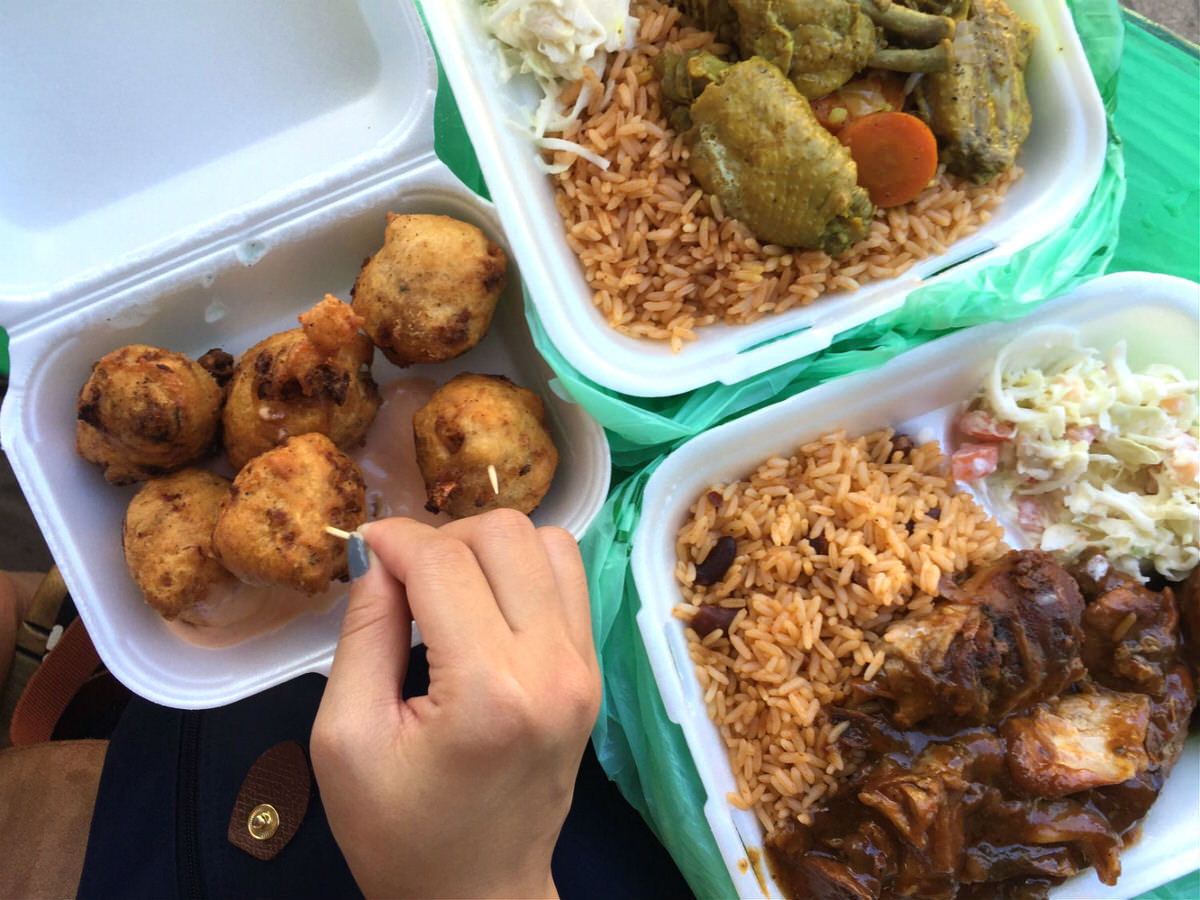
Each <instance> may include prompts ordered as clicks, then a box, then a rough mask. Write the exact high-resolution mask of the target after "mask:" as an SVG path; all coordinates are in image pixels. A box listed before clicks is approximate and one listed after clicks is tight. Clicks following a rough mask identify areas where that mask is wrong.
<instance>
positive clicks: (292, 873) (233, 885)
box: [78, 648, 692, 900]
mask: <svg viewBox="0 0 1200 900" xmlns="http://www.w3.org/2000/svg"><path fill="white" fill-rule="evenodd" d="M324 687H325V679H324V678H322V677H320V676H316V675H309V676H305V677H302V678H298V679H296V680H295V681H292V682H289V683H287V684H284V685H280V686H279V687H276V688H273V689H272V690H269V691H266V692H264V693H262V694H260V695H258V696H256V697H251V698H249V699H247V700H243V701H240V702H238V703H234V704H232V705H230V706H226V707H221V708H219V709H211V710H201V711H183V710H175V709H167V708H165V707H161V706H156V705H154V704H152V703H149V702H147V701H145V700H142V699H140V698H136V697H135V698H133V699H131V700H130V701H129V702H128V704H127V705H126V707H125V709H124V711H123V712H122V714H121V717H120V719H119V721H118V722H117V724H116V727H115V730H114V731H113V732H112V735H111V737H110V744H109V751H108V758H107V759H106V761H105V765H104V772H103V774H102V776H101V780H100V790H99V794H98V796H97V800H96V809H95V814H94V816H93V819H92V828H91V835H90V837H89V840H88V848H87V855H86V858H85V861H84V868H83V877H82V879H81V882H80V886H79V893H78V896H79V897H81V898H85V900H89V898H103V900H109V898H113V897H121V898H125V900H139V898H146V900H168V898H180V900H192V898H195V900H204V898H214V900H216V898H221V900H226V898H250V897H288V898H296V897H322V898H329V897H358V896H360V893H359V891H358V888H357V887H356V885H355V883H354V879H353V878H352V877H351V875H350V871H349V869H348V868H347V866H346V863H345V861H344V860H343V858H342V855H341V852H340V851H339V850H338V847H337V844H336V842H335V841H334V839H333V835H332V834H331V832H330V830H329V825H328V823H327V822H326V820H325V812H324V808H323V806H322V805H321V800H320V792H319V790H317V787H316V783H315V781H314V782H313V791H312V796H311V799H310V802H309V805H308V810H307V813H306V814H305V817H304V820H303V822H302V824H301V826H300V828H299V830H298V831H297V832H296V835H295V836H294V837H293V838H292V840H291V841H290V842H289V843H288V844H287V846H285V847H284V848H283V849H282V850H281V851H280V852H279V853H278V855H277V856H275V857H274V858H273V859H270V860H260V859H257V858H255V857H253V856H251V855H250V854H248V853H246V852H244V851H243V850H240V849H238V848H237V847H235V846H234V845H233V844H231V843H230V842H229V840H228V839H227V837H226V830H227V828H228V825H229V820H230V815H231V812H232V810H233V807H234V802H235V799H236V797H237V794H238V790H239V788H240V787H241V784H242V780H243V779H244V778H245V776H246V773H247V772H248V771H249V770H250V768H251V766H252V765H253V764H254V762H255V760H257V759H258V757H259V756H260V754H262V753H263V752H264V751H265V750H267V749H268V748H270V747H273V746H274V745H276V744H278V743H280V742H283V741H295V742H296V743H298V744H300V746H302V747H303V748H304V749H305V751H306V752H307V748H308V739H309V733H310V731H311V730H312V722H313V718H314V716H315V715H316V712H317V706H318V705H319V703H320V701H321V693H322V691H323V690H324ZM427 689H428V669H427V668H426V665H425V655H424V648H415V649H414V651H413V657H412V660H411V663H410V666H409V677H408V679H407V682H406V684H405V694H406V696H413V695H417V694H421V693H424V692H425V691H426V690H427ZM553 871H554V878H555V882H556V884H557V885H558V889H559V891H560V893H561V895H562V896H563V897H564V898H597V900H601V898H602V900H621V898H653V900H670V898H690V897H691V896H692V895H691V892H690V891H689V890H688V887H687V884H686V882H685V881H684V880H683V878H682V877H681V875H680V873H679V871H678V869H677V868H676V867H675V865H674V863H673V862H672V861H671V858H670V857H669V856H668V855H667V853H666V851H665V850H664V849H663V848H662V845H661V844H660V843H659V842H658V840H657V839H656V838H655V836H654V834H653V832H651V830H650V829H649V828H648V827H647V826H646V825H645V823H644V822H643V821H642V819H641V817H640V816H639V815H638V814H637V812H636V811H635V810H634V809H633V808H632V807H630V806H629V805H628V804H627V803H626V802H625V800H624V798H623V797H621V795H620V792H619V791H618V790H617V789H616V787H615V786H614V785H613V784H612V782H610V781H609V780H608V777H607V776H606V775H605V774H604V771H603V770H602V769H601V768H600V765H599V764H598V763H597V761H596V757H595V755H594V754H593V752H592V750H591V747H590V745H589V747H588V751H587V753H586V755H585V757H584V760H583V764H582V765H581V767H580V771H579V775H578V778H577V780H576V785H575V797H574V801H573V803H572V806H571V810H570V813H569V814H568V816H567V820H566V823H565V824H564V826H563V830H562V834H561V836H560V838H559V842H558V845H557V847H556V849H555V853H554V858H553Z"/></svg>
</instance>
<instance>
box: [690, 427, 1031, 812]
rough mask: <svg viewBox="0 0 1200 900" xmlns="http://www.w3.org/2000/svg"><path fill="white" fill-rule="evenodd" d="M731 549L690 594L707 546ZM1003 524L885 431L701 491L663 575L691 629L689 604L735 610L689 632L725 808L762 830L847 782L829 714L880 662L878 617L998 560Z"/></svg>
mask: <svg viewBox="0 0 1200 900" xmlns="http://www.w3.org/2000/svg"><path fill="white" fill-rule="evenodd" d="M723 535H729V536H732V537H733V538H734V539H735V540H736V542H737V555H736V558H735V560H734V562H733V563H732V565H731V566H730V567H729V569H728V570H727V571H726V572H725V574H724V577H723V578H721V579H720V580H719V581H718V582H717V583H715V584H713V585H711V586H709V587H697V586H695V584H694V582H695V580H696V567H697V566H698V565H701V564H702V563H703V562H704V560H705V559H706V557H707V556H708V555H709V553H710V552H711V551H712V549H713V547H714V546H715V545H716V543H717V541H718V539H719V538H720V537H721V536H723ZM1007 549H1008V548H1007V547H1006V546H1005V544H1004V542H1003V530H1002V528H1001V527H1000V525H998V524H997V523H996V522H995V521H994V520H993V519H991V518H990V517H989V516H988V515H987V514H986V512H984V510H983V509H982V508H980V507H979V506H978V505H977V504H976V503H975V501H974V500H973V498H972V497H971V495H970V494H969V493H966V492H956V491H955V489H954V482H953V481H952V479H951V478H950V477H949V475H948V474H947V473H946V459H945V457H943V455H942V453H941V450H940V448H939V447H938V445H937V444H936V443H929V444H925V445H922V446H917V447H913V448H912V449H908V446H907V444H906V443H905V442H898V440H897V437H896V436H895V435H894V434H893V432H892V431H891V430H890V429H883V430H880V431H875V432H872V433H870V434H867V435H864V436H860V437H856V438H847V437H846V436H845V434H844V433H842V432H835V433H831V434H827V435H825V436H823V437H821V438H820V439H818V440H815V441H812V442H810V443H807V444H805V445H803V446H801V447H800V448H799V449H798V450H797V451H796V453H795V455H793V456H791V457H790V458H786V459H785V458H783V457H772V458H770V459H768V460H766V461H765V462H763V463H762V464H761V465H760V466H759V467H758V469H757V470H755V471H754V472H753V473H751V474H750V475H749V476H748V477H747V478H746V479H744V480H741V481H736V482H732V483H729V484H724V485H714V486H713V487H711V488H709V489H708V490H707V491H705V492H703V493H702V494H701V495H700V497H699V498H698V499H697V501H696V502H695V504H694V505H693V506H692V508H691V511H690V516H689V519H688V520H687V522H686V523H685V524H684V526H683V527H682V528H681V529H680V531H679V532H678V535H677V538H676V554H677V562H676V569H675V574H676V578H677V580H678V581H679V583H680V585H681V586H682V592H683V598H684V599H683V602H681V603H680V604H678V605H677V606H676V608H675V615H676V616H678V617H679V618H680V619H682V620H683V621H684V622H689V621H691V619H692V617H693V615H694V614H695V612H696V610H697V609H698V608H699V607H700V606H701V605H703V604H714V603H715V604H719V605H720V606H723V607H727V608H730V609H735V610H737V613H736V615H735V617H734V619H733V621H732V624H731V625H730V626H729V627H728V628H727V629H720V630H714V631H711V632H709V633H708V634H706V635H705V636H703V637H700V636H698V635H697V633H696V631H694V630H692V629H690V628H688V629H687V632H686V633H687V639H688V647H689V652H690V654H691V658H692V661H693V662H694V664H695V671H696V676H697V678H698V679H699V681H700V686H701V690H702V691H703V692H704V702H705V704H706V706H707V709H708V714H709V717H710V718H711V719H712V721H713V722H714V723H715V724H716V726H717V728H718V730H719V732H720V735H721V738H722V739H723V741H724V743H725V746H726V749H727V750H728V753H729V759H730V764H731V767H732V770H733V773H734V777H735V780H736V784H737V792H736V795H733V796H731V797H730V800H731V802H733V803H734V804H735V805H736V806H738V807H739V808H741V809H752V810H753V811H754V813H755V814H756V815H757V817H758V819H759V821H760V822H761V824H762V826H763V828H764V830H765V831H766V833H767V834H771V833H773V832H774V831H775V830H776V829H777V828H778V827H780V826H781V825H782V824H783V823H784V822H786V821H787V820H788V819H792V820H795V821H799V822H800V823H801V824H809V817H808V814H807V811H808V810H809V809H810V808H811V807H812V806H813V804H815V803H817V802H818V801H819V800H820V799H821V798H822V797H824V796H826V795H829V794H832V793H833V792H834V791H835V790H836V788H837V787H838V785H839V784H840V782H841V781H842V780H843V779H844V778H845V777H846V776H847V775H848V774H849V771H850V768H851V767H852V765H853V761H852V760H848V759H844V758H843V756H842V754H841V752H840V751H839V749H838V747H837V745H836V741H837V738H838V737H839V735H840V731H841V729H842V728H843V727H844V726H840V725H839V726H834V725H832V724H831V722H830V719H829V717H828V715H827V712H826V710H827V708H828V707H829V706H830V705H833V704H837V703H838V702H839V701H841V700H842V699H844V698H845V696H846V694H847V691H848V689H849V686H850V684H851V682H853V681H854V680H856V679H870V678H871V677H873V676H874V675H875V673H876V672H877V671H878V670H879V667H880V666H881V665H882V663H883V658H884V651H883V646H884V641H885V640H886V638H885V637H884V635H885V632H886V630H887V626H888V624H889V623H890V622H891V621H893V620H895V619H897V618H900V617H902V616H904V615H905V614H906V613H908V612H910V611H916V610H920V609H923V608H928V607H929V606H930V605H931V604H932V603H933V600H934V598H935V597H936V596H937V594H938V582H939V580H940V579H941V578H942V576H943V575H956V574H961V573H964V572H966V571H969V570H974V569H975V568H977V567H978V566H980V565H983V564H986V563H989V562H992V561H994V560H996V559H998V558H999V557H1000V556H1002V555H1003V554H1004V553H1005V552H1007Z"/></svg>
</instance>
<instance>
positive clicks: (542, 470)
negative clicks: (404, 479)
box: [413, 372, 558, 518]
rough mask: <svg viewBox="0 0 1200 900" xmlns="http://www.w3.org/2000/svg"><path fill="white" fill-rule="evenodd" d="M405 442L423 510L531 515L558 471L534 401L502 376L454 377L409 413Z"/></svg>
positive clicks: (530, 394) (537, 399)
mask: <svg viewBox="0 0 1200 900" xmlns="http://www.w3.org/2000/svg"><path fill="white" fill-rule="evenodd" d="M413 436H414V438H415V440H416V446H417V464H418V465H419V466H420V468H421V474H422V476H423V477H424V478H425V489H426V495H427V497H428V503H426V509H428V510H429V511H430V512H442V511H445V512H448V513H450V514H451V515H452V516H456V517H460V518H461V517H463V516H470V515H474V514H475V513H481V512H484V511H486V510H489V509H495V508H497V507H508V508H510V509H517V510H520V511H521V512H523V513H530V512H533V510H534V509H536V508H537V506H538V504H539V503H541V502H542V498H543V497H544V496H545V495H546V491H548V490H549V489H550V482H551V480H552V479H553V478H554V470H555V468H556V467H557V466H558V450H557V449H556V448H555V446H554V443H553V441H552V440H551V439H550V433H549V432H548V431H547V430H546V415H545V407H544V405H543V404H542V398H541V397H539V396H538V395H537V394H535V393H533V392H532V391H527V390H526V389H525V388H523V387H519V386H518V385H516V384H513V382H511V381H510V380H509V379H507V378H505V377H504V376H502V375H475V374H472V373H469V372H464V373H462V374H460V375H456V376H455V377H454V378H452V379H451V380H450V381H448V382H447V383H446V384H444V385H442V387H440V388H438V389H437V390H436V391H435V392H434V393H433V396H432V397H430V398H429V402H428V403H426V404H425V405H424V406H423V407H421V408H420V409H419V410H417V412H416V413H415V414H414V415H413ZM489 465H490V466H492V467H494V468H495V471H496V480H497V484H498V486H499V488H500V490H499V493H497V492H496V491H495V490H493V487H492V481H491V476H490V474H489V473H488V466H489Z"/></svg>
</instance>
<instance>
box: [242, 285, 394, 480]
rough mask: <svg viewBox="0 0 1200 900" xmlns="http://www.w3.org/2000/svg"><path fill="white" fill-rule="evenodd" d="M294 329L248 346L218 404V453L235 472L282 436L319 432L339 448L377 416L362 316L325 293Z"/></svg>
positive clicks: (349, 444)
mask: <svg viewBox="0 0 1200 900" xmlns="http://www.w3.org/2000/svg"><path fill="white" fill-rule="evenodd" d="M299 319H300V325H301V327H299V328H293V329H291V330H289V331H281V332H279V333H277V334H273V335H271V336H270V337H268V338H266V339H265V340H262V341H259V342H258V343H257V344H255V345H254V346H253V347H251V348H250V349H249V350H248V351H247V352H246V353H245V354H244V355H243V356H242V358H241V359H239V360H238V364H237V368H236V369H235V370H234V373H233V380H232V382H231V383H230V386H229V399H228V400H227V401H226V403H225V413H224V424H225V450H226V452H227V453H228V454H229V461H230V462H231V463H232V464H233V466H234V468H235V469H240V468H241V467H242V466H244V465H245V464H246V463H247V462H248V461H249V460H250V459H252V458H253V457H255V456H257V455H258V454H259V453H262V452H263V451H265V450H269V449H270V448H271V447H274V446H275V445H276V444H278V443H280V442H281V441H283V440H284V439H285V438H287V437H288V436H290V435H296V434H306V433H308V432H319V433H321V434H324V435H326V436H327V437H329V438H330V439H331V440H332V441H333V443H334V444H336V445H337V446H338V447H340V448H342V449H349V448H350V447H353V446H354V445H356V444H357V443H358V442H359V441H361V440H362V439H363V436H364V435H365V434H366V432H367V428H368V427H369V426H370V424H371V422H372V421H373V420H374V418H375V413H376V412H377V411H378V410H379V388H378V387H377V386H376V384H375V379H374V378H372V377H371V361H372V359H373V358H374V355H375V348H374V346H372V344H371V340H370V338H368V337H367V336H366V335H365V334H363V333H362V332H361V331H360V330H359V329H360V328H361V326H362V318H361V317H360V316H357V315H355V313H354V311H353V310H351V308H350V306H349V304H346V303H342V302H341V301H340V300H338V299H337V298H336V297H334V296H332V295H331V294H326V295H325V299H324V300H322V301H321V302H320V303H318V304H317V305H316V306H314V307H313V308H312V309H311V310H309V311H308V312H306V313H303V314H302V315H300V316H299Z"/></svg>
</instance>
